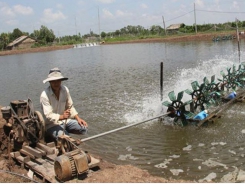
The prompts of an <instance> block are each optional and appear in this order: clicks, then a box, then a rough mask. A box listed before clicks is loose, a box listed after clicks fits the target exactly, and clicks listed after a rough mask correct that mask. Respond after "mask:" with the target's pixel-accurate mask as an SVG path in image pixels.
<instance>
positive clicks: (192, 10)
mask: <svg viewBox="0 0 245 184" xmlns="http://www.w3.org/2000/svg"><path fill="white" fill-rule="evenodd" d="M192 12H193V10H191V11H189V12H187V13H185V14H183V15H180V16H178V17H175V18H172V19H169V20H167V21H165V22H169V21H172V20H175V19H178V18H180V17H183V16H185V15H187V14H189V13H192Z"/></svg>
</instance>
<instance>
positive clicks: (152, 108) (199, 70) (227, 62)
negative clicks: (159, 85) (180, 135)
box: [124, 53, 245, 124]
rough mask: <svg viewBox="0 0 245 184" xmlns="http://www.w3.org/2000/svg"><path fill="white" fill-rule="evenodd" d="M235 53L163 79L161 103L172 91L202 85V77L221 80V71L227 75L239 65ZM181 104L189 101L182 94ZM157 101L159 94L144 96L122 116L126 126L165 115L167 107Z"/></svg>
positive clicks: (203, 62)
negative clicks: (134, 108)
mask: <svg viewBox="0 0 245 184" xmlns="http://www.w3.org/2000/svg"><path fill="white" fill-rule="evenodd" d="M244 56H245V53H241V58H243V57H244ZM236 58H237V53H234V54H231V55H216V56H215V57H214V58H212V59H209V60H206V61H200V62H199V63H197V65H196V66H194V67H192V68H187V69H185V68H183V69H177V72H175V73H172V74H170V75H169V76H168V77H166V76H164V77H166V78H164V83H163V86H164V87H163V100H162V102H163V101H166V100H168V101H169V97H168V93H169V92H171V91H174V92H175V94H176V95H177V94H178V93H179V92H180V91H184V90H186V89H192V88H191V83H192V82H193V81H197V82H198V83H199V84H201V83H203V79H204V77H206V78H207V79H208V80H209V81H210V80H211V76H213V75H215V81H216V82H217V80H218V79H222V76H221V74H220V72H221V71H222V70H223V71H224V72H225V73H227V68H230V67H232V66H233V65H235V66H236V68H238V65H239V64H240V63H239V62H237V61H236V60H237V59H236ZM159 70H160V69H159ZM182 100H183V102H185V101H188V100H190V96H189V95H188V94H186V93H184V96H183V99H182ZM162 102H160V101H159V94H156V93H152V94H149V95H148V96H145V97H144V98H143V100H142V102H138V103H137V106H138V108H137V110H133V111H129V112H127V113H126V114H125V115H124V119H125V120H126V122H128V124H131V123H134V122H140V121H144V120H146V119H150V118H154V117H156V116H159V115H161V114H163V113H166V111H167V107H165V106H163V105H162Z"/></svg>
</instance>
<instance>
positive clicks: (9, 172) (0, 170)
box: [0, 169, 39, 183]
mask: <svg viewBox="0 0 245 184" xmlns="http://www.w3.org/2000/svg"><path fill="white" fill-rule="evenodd" d="M0 172H4V173H8V174H12V175H16V176H19V177H22V178H25V179H28V180H31V181H33V182H35V183H39V182H38V181H36V180H33V179H31V178H29V177H27V176H24V175H21V174H18V173H15V172H11V171H6V170H2V169H0Z"/></svg>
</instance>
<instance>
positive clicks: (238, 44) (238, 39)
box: [236, 19, 240, 63]
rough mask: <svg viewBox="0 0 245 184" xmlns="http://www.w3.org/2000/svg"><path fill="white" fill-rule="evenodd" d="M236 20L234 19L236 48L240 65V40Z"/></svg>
mask: <svg viewBox="0 0 245 184" xmlns="http://www.w3.org/2000/svg"><path fill="white" fill-rule="evenodd" d="M237 22H238V19H236V34H237V46H238V57H239V63H240V42H239V41H240V38H239V30H238V24H237Z"/></svg>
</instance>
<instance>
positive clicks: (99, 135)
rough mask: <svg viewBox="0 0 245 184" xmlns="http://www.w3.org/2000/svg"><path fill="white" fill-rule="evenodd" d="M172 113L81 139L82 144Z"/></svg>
mask: <svg viewBox="0 0 245 184" xmlns="http://www.w3.org/2000/svg"><path fill="white" fill-rule="evenodd" d="M170 113H171V112H168V113H166V114H162V115H161V116H157V117H154V118H151V119H148V120H145V121H142V122H139V123H133V124H131V125H126V126H124V127H120V128H117V129H114V130H110V131H108V132H104V133H101V134H98V135H94V136H92V137H88V138H84V139H81V141H82V142H85V141H89V140H91V139H95V138H98V137H101V136H104V135H107V134H111V133H113V132H117V131H120V130H124V129H126V128H129V127H132V126H136V125H139V124H142V123H145V122H148V121H151V120H154V119H157V118H160V117H163V116H167V115H168V114H170Z"/></svg>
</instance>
